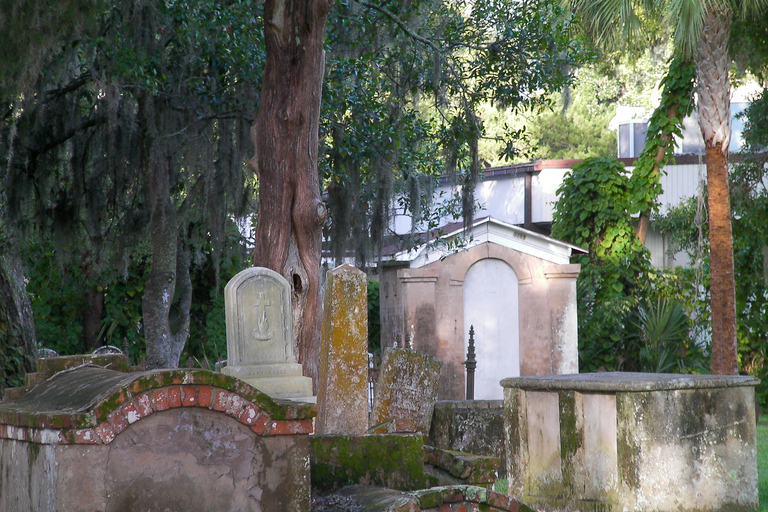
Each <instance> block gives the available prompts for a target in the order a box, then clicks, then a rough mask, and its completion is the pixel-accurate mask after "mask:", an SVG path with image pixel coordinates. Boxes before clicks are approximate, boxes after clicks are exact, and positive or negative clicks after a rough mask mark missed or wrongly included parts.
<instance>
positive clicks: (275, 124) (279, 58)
mask: <svg viewBox="0 0 768 512" xmlns="http://www.w3.org/2000/svg"><path fill="white" fill-rule="evenodd" d="M329 9H330V2H329V1H328V0H267V1H266V5H265V10H264V20H265V22H264V32H265V39H266V53H267V61H266V66H265V69H264V79H263V86H262V92H261V100H260V105H259V115H258V119H257V121H256V124H255V125H254V126H253V128H252V130H251V138H252V140H253V143H254V146H255V148H256V156H254V158H252V159H251V160H250V161H249V163H250V165H251V167H252V168H253V170H254V171H255V172H256V174H257V176H258V179H259V218H258V224H257V226H256V236H255V249H254V254H253V263H254V265H257V266H263V267H268V268H271V269H272V270H275V271H276V272H279V273H280V274H282V275H283V276H284V277H285V278H286V279H288V282H289V283H290V284H291V287H292V292H293V293H292V302H293V325H294V331H293V332H294V344H295V347H294V348H295V353H296V354H297V355H298V362H300V363H301V364H302V366H303V370H304V374H305V375H306V376H308V377H311V378H312V380H313V382H314V383H315V386H317V367H318V357H319V345H320V326H321V318H322V300H321V294H320V259H321V228H322V225H323V223H324V222H325V218H326V210H325V205H324V204H323V202H322V198H321V196H320V180H319V175H318V169H317V152H318V130H319V122H320V96H321V92H322V83H323V74H324V71H325V56H324V51H323V39H324V34H325V22H326V19H327V17H328V10H329Z"/></svg>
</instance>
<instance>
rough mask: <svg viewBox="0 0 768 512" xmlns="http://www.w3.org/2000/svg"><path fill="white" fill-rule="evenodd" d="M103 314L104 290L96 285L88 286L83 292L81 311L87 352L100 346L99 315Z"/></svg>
mask: <svg viewBox="0 0 768 512" xmlns="http://www.w3.org/2000/svg"><path fill="white" fill-rule="evenodd" d="M103 315H104V291H103V290H101V291H100V290H99V288H98V287H97V286H90V287H89V288H88V290H86V292H85V309H84V311H83V334H84V335H85V347H86V349H87V350H88V351H89V352H92V351H93V350H96V349H97V348H99V347H100V346H101V338H100V336H99V334H101V317H102V316H103Z"/></svg>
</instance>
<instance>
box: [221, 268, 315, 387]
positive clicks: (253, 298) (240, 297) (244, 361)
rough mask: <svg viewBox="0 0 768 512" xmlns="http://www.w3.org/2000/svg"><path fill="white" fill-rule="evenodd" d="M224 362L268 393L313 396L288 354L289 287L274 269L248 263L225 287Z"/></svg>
mask: <svg viewBox="0 0 768 512" xmlns="http://www.w3.org/2000/svg"><path fill="white" fill-rule="evenodd" d="M224 310H225V312H226V322H227V366H225V367H224V368H223V369H222V372H223V373H225V374H227V375H231V376H233V377H237V378H239V379H242V380H244V381H246V382H247V383H249V384H251V385H252V386H253V387H255V388H256V389H258V390H260V391H263V392H264V393H266V394H268V395H270V396H271V397H273V398H301V399H307V398H309V397H311V396H312V379H310V378H309V377H304V376H302V373H301V365H300V364H298V363H297V362H296V358H295V357H294V353H293V317H292V314H291V288H290V285H289V284H288V281H287V280H286V279H285V278H284V277H283V276H281V275H280V274H278V273H277V272H275V271H273V270H271V269H268V268H262V267H250V268H247V269H245V270H243V271H242V272H240V273H238V274H237V275H236V276H235V277H233V278H232V279H231V280H230V281H229V283H227V286H226V287H225V288H224Z"/></svg>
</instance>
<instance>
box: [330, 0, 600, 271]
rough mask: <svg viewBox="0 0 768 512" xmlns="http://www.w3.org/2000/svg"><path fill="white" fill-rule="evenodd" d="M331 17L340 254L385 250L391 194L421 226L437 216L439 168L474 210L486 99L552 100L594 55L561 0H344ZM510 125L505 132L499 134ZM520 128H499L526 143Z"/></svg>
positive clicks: (512, 103)
mask: <svg viewBox="0 0 768 512" xmlns="http://www.w3.org/2000/svg"><path fill="white" fill-rule="evenodd" d="M334 9H335V10H334V12H332V13H331V16H330V17H329V24H328V34H327V42H328V47H329V51H328V61H327V62H328V66H327V73H326V83H325V88H324V96H323V116H322V127H321V131H322V134H323V135H324V138H323V142H324V150H325V154H326V156H327V158H326V160H325V162H321V169H322V171H323V181H324V183H325V185H326V188H327V191H328V204H329V206H330V208H329V210H330V214H331V219H332V224H331V226H330V228H329V230H328V233H329V236H330V239H331V243H332V245H333V248H332V252H333V255H334V257H335V258H336V259H337V261H339V260H340V259H341V257H342V256H343V255H345V254H348V253H350V252H352V253H354V255H355V257H356V258H357V260H358V265H360V266H364V265H365V264H366V262H368V261H370V260H371V259H372V258H375V257H377V256H378V253H379V252H380V250H381V248H382V244H383V243H384V240H385V237H387V236H388V235H391V233H390V232H389V229H388V228H389V226H388V224H387V221H388V219H389V217H390V213H391V212H390V205H391V204H392V203H393V197H400V198H403V200H402V201H400V204H399V205H398V206H399V208H400V211H398V213H400V214H403V215H409V216H410V217H411V218H412V219H413V225H414V229H415V230H422V228H423V225H422V224H421V221H422V220H423V219H425V218H427V217H429V216H430V212H431V211H432V205H431V202H430V198H431V195H432V194H431V193H432V189H433V188H434V184H435V181H436V178H437V177H438V176H439V175H441V174H443V173H444V172H448V173H449V174H451V175H452V177H453V179H454V180H455V183H456V184H457V185H459V186H460V187H461V189H462V190H463V196H462V199H461V211H462V215H463V216H464V218H465V220H466V219H469V218H470V217H471V214H472V208H473V206H474V204H475V201H474V198H473V196H472V188H473V186H474V183H475V182H476V181H477V179H478V176H479V169H480V166H479V153H478V151H479V150H478V145H479V141H480V140H481V139H483V138H484V137H486V136H489V135H488V133H487V132H486V128H485V125H484V122H483V119H482V118H481V116H480V112H481V110H482V109H483V108H484V107H485V106H487V105H489V104H493V105H495V106H498V107H501V108H507V107H509V108H511V109H513V110H519V109H523V108H528V107H531V106H536V105H542V104H546V103H547V101H548V99H547V96H546V94H545V93H546V92H549V91H553V90H558V89H560V88H562V87H563V86H565V85H566V84H569V83H570V82H571V80H572V77H571V73H570V69H572V66H574V65H577V64H579V63H580V62H583V61H584V60H585V59H587V58H588V56H589V55H588V52H587V51H586V50H585V47H584V45H583V43H582V42H581V41H580V40H578V39H577V38H574V37H572V35H571V33H570V31H569V29H570V23H571V17H570V15H568V14H567V13H565V11H564V10H563V9H562V7H561V6H560V4H559V3H558V2H554V1H551V0H525V1H523V2H514V5H513V3H510V2H509V1H508V0H501V1H494V0H483V1H480V2H474V3H471V4H466V5H458V4H455V3H451V2H446V1H443V0H420V1H417V2H402V1H398V0H392V1H388V2H384V3H375V4H374V3H369V2H363V1H352V2H338V3H336V4H335V7H334ZM499 133H500V135H499ZM519 135H520V131H519V130H514V129H504V130H499V131H497V134H494V135H493V137H494V138H497V137H498V139H499V140H498V143H499V145H500V147H501V148H503V149H502V151H504V152H506V153H507V154H512V153H514V152H516V151H517V149H516V144H517V141H518V138H519Z"/></svg>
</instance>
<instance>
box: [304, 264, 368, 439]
mask: <svg viewBox="0 0 768 512" xmlns="http://www.w3.org/2000/svg"><path fill="white" fill-rule="evenodd" d="M367 288H368V280H367V278H366V275H365V273H364V272H362V271H360V270H358V269H357V268H355V267H353V266H352V265H347V264H344V265H341V266H339V267H336V268H335V269H333V270H329V271H328V273H327V278H326V284H325V309H324V313H323V315H324V317H323V336H322V343H321V345H320V367H319V376H320V378H319V384H318V391H317V420H316V432H317V433H318V434H365V433H366V432H367V430H368V302H367V301H368V297H367Z"/></svg>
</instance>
